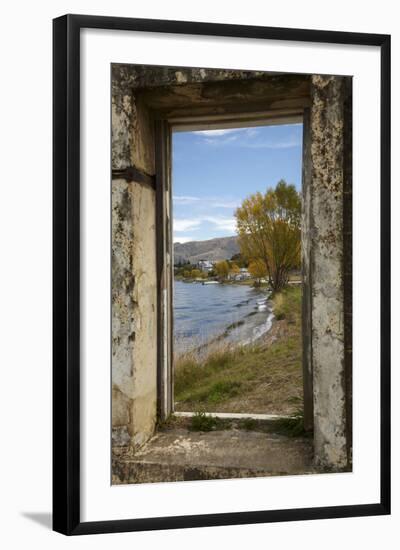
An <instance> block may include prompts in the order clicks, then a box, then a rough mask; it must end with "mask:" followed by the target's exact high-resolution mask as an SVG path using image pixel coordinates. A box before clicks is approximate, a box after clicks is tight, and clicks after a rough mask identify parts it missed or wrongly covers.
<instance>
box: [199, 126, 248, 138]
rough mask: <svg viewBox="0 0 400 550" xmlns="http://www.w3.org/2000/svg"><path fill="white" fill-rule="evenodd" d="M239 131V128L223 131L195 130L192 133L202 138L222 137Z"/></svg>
mask: <svg viewBox="0 0 400 550" xmlns="http://www.w3.org/2000/svg"><path fill="white" fill-rule="evenodd" d="M239 130H240V129H239V128H225V129H223V130H222V129H221V130H197V131H195V132H193V133H194V134H200V135H201V136H204V137H217V136H224V135H225V134H232V133H233V132H238V131H239Z"/></svg>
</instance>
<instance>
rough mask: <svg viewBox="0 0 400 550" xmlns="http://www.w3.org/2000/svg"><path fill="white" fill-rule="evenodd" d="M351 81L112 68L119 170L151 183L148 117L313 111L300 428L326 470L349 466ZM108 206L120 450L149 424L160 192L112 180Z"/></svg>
mask: <svg viewBox="0 0 400 550" xmlns="http://www.w3.org/2000/svg"><path fill="white" fill-rule="evenodd" d="M349 82H350V79H348V78H344V77H335V76H321V75H313V76H307V75H279V74H268V73H259V72H250V71H234V70H228V71H225V70H219V69H212V70H209V69H183V68H166V67H143V66H135V65H113V67H112V167H113V169H114V170H123V169H125V168H127V167H129V166H133V167H135V168H136V169H137V170H139V171H140V172H142V173H143V174H145V175H147V176H154V175H155V161H154V153H155V151H154V130H153V113H154V111H157V112H158V113H159V114H160V113H162V114H163V116H164V117H168V116H175V115H178V116H183V117H185V116H187V115H190V114H192V113H195V114H197V115H199V114H201V115H203V114H205V115H207V114H208V115H213V114H218V115H219V114H221V113H222V114H224V113H230V114H231V113H233V114H235V113H240V112H241V111H243V110H246V109H249V110H250V111H251V110H253V111H254V112H257V110H258V109H259V108H260V105H261V106H262V108H263V109H265V110H270V111H271V112H273V111H274V110H276V112H277V113H278V115H277V116H281V115H280V113H281V112H282V109H288V110H289V111H288V112H301V113H302V112H304V109H309V111H307V113H309V118H307V120H308V123H309V128H307V129H306V130H305V131H306V136H305V139H306V151H307V159H306V160H307V162H306V165H305V166H303V170H304V171H303V182H305V186H304V192H305V194H304V199H305V202H304V209H303V223H304V226H303V228H305V231H303V235H302V245H303V261H304V262H306V263H307V266H306V269H304V270H303V275H304V277H305V281H306V282H305V284H306V291H307V292H306V297H307V307H306V308H305V309H304V310H303V314H304V316H305V317H304V318H305V319H306V318H307V319H308V320H309V322H308V323H305V324H304V326H303V332H304V352H305V353H304V355H305V361H306V363H307V364H305V366H304V372H305V374H306V378H305V397H306V396H307V395H308V399H313V403H312V406H311V407H309V408H308V416H309V418H308V421H307V422H308V424H311V423H312V422H313V427H314V450H315V462H316V464H317V466H320V467H322V468H324V469H328V470H329V469H331V470H335V469H336V470H337V469H346V468H347V467H348V464H349V456H350V454H351V439H350V435H349V434H350V431H349V429H350V428H349V426H351V422H349V414H350V411H351V399H350V397H351V396H350V395H349V391H351V369H349V368H348V367H346V360H345V358H346V357H349V356H351V304H350V306H349V305H348V304H347V305H346V315H347V317H346V318H347V324H345V323H344V295H346V296H350V300H351V275H349V277H348V279H346V281H347V280H349V281H350V282H349V283H348V282H347V283H346V284H347V286H346V288H347V290H346V292H345V288H344V286H345V285H344V283H343V281H344V279H345V276H344V272H345V271H346V272H351V267H349V266H351V254H350V256H349V255H348V252H346V250H348V248H347V249H346V248H345V247H344V235H347V237H348V239H350V240H351V205H350V206H348V205H347V206H346V208H345V209H344V207H343V201H344V197H350V198H351V131H350V133H349V132H347V133H346V131H347V130H346V128H347V127H348V125H347V127H346V123H347V121H348V119H349V118H351V105H349V103H348V102H347V104H346V105H347V107H346V108H344V105H345V102H346V97H347V98H348V94H347V96H346V93H347V92H346V89H347V91H348V88H349ZM350 88H351V85H350ZM307 116H308V115H307ZM349 136H350V138H349ZM112 208H113V218H112V220H113V227H112V243H113V256H112V271H113V290H112V322H113V346H112V352H113V374H112V381H113V413H112V414H113V448H114V449H118V447H120V446H125V445H130V446H133V447H137V446H140V445H141V444H142V443H143V442H145V441H146V439H148V438H149V437H150V435H151V434H152V433H153V430H154V428H155V423H156V411H157V303H156V301H157V281H156V272H157V269H156V208H155V191H154V189H152V188H151V187H149V186H145V185H143V184H139V183H135V182H130V183H128V182H126V181H125V180H123V179H115V180H114V181H113V193H112ZM344 211H347V214H346V213H344ZM346 216H347V217H346ZM346 220H347V221H346ZM343 223H345V227H344V225H343ZM350 252H351V249H350ZM345 253H346V257H345ZM347 256H349V257H347ZM349 262H350V263H349ZM345 266H347V267H345ZM349 285H350V286H349ZM349 334H350V337H349ZM345 342H346V343H345ZM345 348H346V352H345ZM346 407H347V409H346ZM309 427H311V426H309Z"/></svg>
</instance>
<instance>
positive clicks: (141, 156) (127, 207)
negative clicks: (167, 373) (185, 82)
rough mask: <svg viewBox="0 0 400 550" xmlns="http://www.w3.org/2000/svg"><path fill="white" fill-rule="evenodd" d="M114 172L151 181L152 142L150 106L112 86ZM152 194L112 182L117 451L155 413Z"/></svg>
mask: <svg viewBox="0 0 400 550" xmlns="http://www.w3.org/2000/svg"><path fill="white" fill-rule="evenodd" d="M113 84H114V85H113V95H112V168H113V170H123V169H125V168H127V167H130V166H134V167H135V168H136V169H137V170H138V171H139V172H140V173H142V174H144V175H146V176H152V175H153V176H154V174H155V168H154V137H153V131H152V124H151V122H150V118H149V116H148V112H147V110H146V107H145V106H144V105H142V104H141V101H140V100H137V98H136V97H135V95H134V94H133V92H132V90H131V89H129V88H128V87H119V86H117V85H115V83H113ZM155 223H156V207H155V190H154V189H153V188H152V187H151V186H149V185H146V184H144V183H143V182H136V181H129V182H128V181H126V180H125V179H121V178H114V179H113V181H112V424H113V448H114V449H115V448H118V447H121V446H132V447H134V448H135V447H138V446H140V445H141V444H143V443H144V442H145V441H146V440H147V439H148V438H149V437H150V436H151V435H152V434H153V431H154V427H155V423H156V413H157V280H156V238H155Z"/></svg>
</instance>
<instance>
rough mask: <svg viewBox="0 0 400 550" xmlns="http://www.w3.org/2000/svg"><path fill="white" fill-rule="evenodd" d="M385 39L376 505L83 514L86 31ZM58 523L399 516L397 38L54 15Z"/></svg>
mask: <svg viewBox="0 0 400 550" xmlns="http://www.w3.org/2000/svg"><path fill="white" fill-rule="evenodd" d="M83 28H92V29H113V30H125V31H144V32H157V33H176V34H189V35H209V36H220V37H234V38H257V39H273V40H286V41H288V40H290V41H304V42H314V43H332V44H346V45H361V46H377V47H379V48H380V51H381V145H380V147H381V150H380V153H381V172H380V193H381V236H380V243H381V266H380V275H381V334H380V338H381V364H380V369H381V370H380V380H381V388H380V399H381V442H380V444H381V448H380V465H381V478H380V482H381V495H380V501H379V502H375V503H371V504H360V505H351V506H347V505H346V506H333V507H317V508H300V509H288V510H268V511H263V510H259V511H251V512H250V511H249V512H237V513H220V514H204V515H189V516H175V517H152V518H144V519H135V518H132V519H128V520H112V521H111V520H110V521H98V522H85V523H82V522H81V521H80V382H79V379H80V199H79V197H80V177H79V173H80V136H79V134H80V30H81V29H83ZM53 94H54V95H53V97H54V103H53V148H54V149H53V151H54V152H53V277H54V286H53V289H54V290H53V308H54V313H53V529H54V530H55V531H58V532H60V533H63V534H66V535H82V534H95V533H111V532H122V531H140V530H155V529H176V528H188V527H203V526H217V525H237V524H246V523H268V522H281V521H295V520H296V521H298V520H310V519H328V518H344V517H356V516H373V515H384V514H389V513H390V36H389V35H382V34H364V33H347V32H334V31H321V30H304V29H287V28H272V27H259V26H247V25H228V24H214V23H198V22H182V21H161V20H150V19H129V18H119V17H100V16H87V15H65V16H63V17H59V18H57V19H54V21H53Z"/></svg>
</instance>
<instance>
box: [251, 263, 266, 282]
mask: <svg viewBox="0 0 400 550" xmlns="http://www.w3.org/2000/svg"><path fill="white" fill-rule="evenodd" d="M248 269H249V273H250V275H251V276H252V277H254V278H255V279H256V282H257V284H260V279H264V278H265V277H266V276H267V275H268V270H267V266H266V264H265V262H264V260H261V259H260V258H258V259H257V260H253V261H251V262H250V263H249V267H248Z"/></svg>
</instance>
